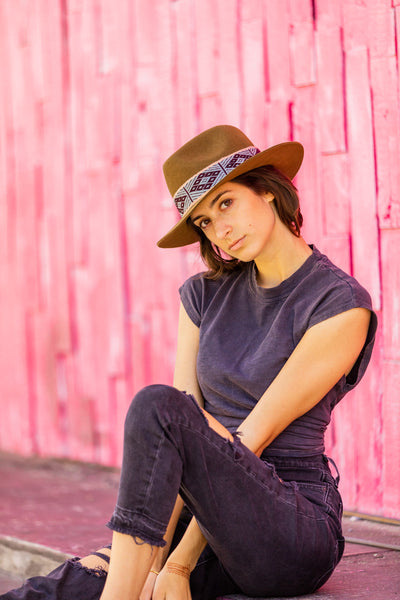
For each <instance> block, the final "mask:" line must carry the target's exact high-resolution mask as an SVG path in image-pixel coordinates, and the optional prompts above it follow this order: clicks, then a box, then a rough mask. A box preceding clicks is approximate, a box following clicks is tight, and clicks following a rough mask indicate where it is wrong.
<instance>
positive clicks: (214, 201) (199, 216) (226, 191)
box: [192, 190, 231, 223]
mask: <svg viewBox="0 0 400 600" xmlns="http://www.w3.org/2000/svg"><path fill="white" fill-rule="evenodd" d="M229 192H231V190H224V191H223V192H221V193H220V194H217V195H216V196H215V198H213V199H212V200H211V202H210V204H209V205H208V208H212V207H213V206H214V204H215V203H216V202H218V200H219V199H220V198H221V196H223V195H224V194H228V193H229ZM203 217H204V215H198V216H197V217H195V218H194V219H192V223H195V221H197V220H198V219H202V218H203Z"/></svg>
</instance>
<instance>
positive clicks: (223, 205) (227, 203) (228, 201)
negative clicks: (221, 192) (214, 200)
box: [219, 198, 232, 210]
mask: <svg viewBox="0 0 400 600" xmlns="http://www.w3.org/2000/svg"><path fill="white" fill-rule="evenodd" d="M231 204H232V200H231V199H230V198H225V199H224V200H222V202H221V204H220V205H219V207H220V209H221V210H225V209H226V208H228V207H229V206H230V205H231Z"/></svg>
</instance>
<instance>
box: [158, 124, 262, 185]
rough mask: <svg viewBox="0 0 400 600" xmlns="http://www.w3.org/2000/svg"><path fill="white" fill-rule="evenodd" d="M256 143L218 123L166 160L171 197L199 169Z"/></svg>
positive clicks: (166, 176) (231, 128) (232, 128)
mask: <svg viewBox="0 0 400 600" xmlns="http://www.w3.org/2000/svg"><path fill="white" fill-rule="evenodd" d="M252 145H253V143H252V142H251V141H250V140H249V138H248V137H247V136H246V135H245V134H244V133H243V132H242V131H240V129H238V128H237V127H233V126H232V125H217V126H216V127H211V129H207V130H206V131H203V132H202V133H200V134H199V135H198V136H196V137H195V138H193V139H191V140H189V141H188V142H186V144H184V145H183V146H182V147H181V148H179V150H177V151H176V152H174V154H172V155H171V156H170V157H169V158H168V159H167V160H166V161H165V163H164V166H163V171H164V177H165V181H166V183H167V186H168V189H169V192H170V194H171V196H175V194H176V192H177V191H178V190H179V188H180V187H181V186H182V185H183V184H184V183H185V182H186V181H188V180H189V179H191V178H192V177H194V175H196V173H198V172H199V171H203V170H204V169H206V168H207V167H208V166H209V165H212V164H213V163H216V162H217V161H219V160H220V159H221V158H223V157H225V156H229V155H230V154H233V153H234V152H238V151H239V150H242V149H243V148H248V147H249V146H252Z"/></svg>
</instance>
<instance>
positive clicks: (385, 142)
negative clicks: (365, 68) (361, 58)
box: [370, 57, 400, 228]
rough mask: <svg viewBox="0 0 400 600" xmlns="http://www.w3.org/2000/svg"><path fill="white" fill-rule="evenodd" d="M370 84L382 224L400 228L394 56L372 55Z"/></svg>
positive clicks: (399, 112) (399, 119) (399, 121)
mask: <svg viewBox="0 0 400 600" xmlns="http://www.w3.org/2000/svg"><path fill="white" fill-rule="evenodd" d="M370 63H371V85H372V100H373V126H374V141H375V153H376V175H377V193H378V216H379V226H380V227H382V228H398V227H400V198H399V190H400V170H399V156H400V104H399V101H398V99H399V95H398V71H397V61H396V58H395V57H388V58H386V57H384V58H372V59H371V61H370Z"/></svg>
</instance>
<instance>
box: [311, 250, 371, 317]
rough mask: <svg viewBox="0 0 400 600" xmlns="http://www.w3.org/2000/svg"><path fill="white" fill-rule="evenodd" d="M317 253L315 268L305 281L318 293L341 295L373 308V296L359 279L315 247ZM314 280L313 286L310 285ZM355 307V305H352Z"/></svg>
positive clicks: (349, 301) (360, 304) (359, 304)
mask: <svg viewBox="0 0 400 600" xmlns="http://www.w3.org/2000/svg"><path fill="white" fill-rule="evenodd" d="M313 252H314V255H315V262H314V268H313V269H312V270H311V272H310V274H309V280H308V281H306V282H305V283H307V284H308V286H309V287H310V291H312V292H313V293H314V294H316V295H321V296H322V297H324V298H325V297H327V295H333V296H340V297H341V298H343V300H344V299H345V298H346V299H347V302H348V303H350V304H352V305H354V307H355V306H361V307H364V308H371V296H370V294H369V292H368V291H367V290H366V289H365V288H364V287H363V286H362V285H361V284H360V282H359V281H357V279H356V278H355V277H353V276H352V275H350V274H349V273H346V271H344V270H343V269H341V268H340V267H338V266H337V265H335V264H334V263H333V262H332V261H331V260H330V259H329V258H328V257H327V256H326V255H325V254H322V253H321V252H320V251H319V250H318V249H317V248H313ZM311 281H312V286H311V285H310V284H311ZM352 307H353V306H352Z"/></svg>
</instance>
